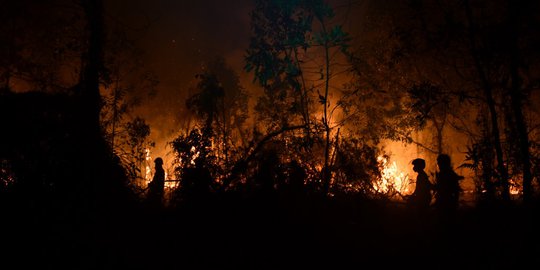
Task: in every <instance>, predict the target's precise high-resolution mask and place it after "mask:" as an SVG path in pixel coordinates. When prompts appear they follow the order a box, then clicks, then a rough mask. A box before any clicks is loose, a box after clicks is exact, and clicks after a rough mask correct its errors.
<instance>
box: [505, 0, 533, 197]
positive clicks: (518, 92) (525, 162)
mask: <svg viewBox="0 0 540 270" xmlns="http://www.w3.org/2000/svg"><path fill="white" fill-rule="evenodd" d="M509 6H510V8H509V12H510V14H509V15H510V16H509V20H510V26H511V27H510V29H509V30H510V31H509V38H510V48H509V49H510V65H509V69H510V78H511V80H512V84H511V89H510V99H511V104H512V111H513V114H514V120H515V123H516V129H517V134H518V143H519V152H520V154H521V163H522V164H521V165H522V169H523V201H524V202H525V203H528V202H530V200H531V198H532V174H531V155H530V151H529V136H528V132H527V124H526V123H525V119H524V116H523V102H522V100H523V95H522V93H523V91H522V89H521V78H520V76H519V49H518V44H517V42H518V39H519V29H518V19H519V18H518V10H517V8H518V7H517V6H516V3H515V2H514V1H509Z"/></svg>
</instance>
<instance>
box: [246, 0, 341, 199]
mask: <svg viewBox="0 0 540 270" xmlns="http://www.w3.org/2000/svg"><path fill="white" fill-rule="evenodd" d="M333 17H334V11H333V10H332V8H331V7H330V5H329V4H327V3H326V2H325V1H322V0H317V1H305V0H295V1H277V0H276V1H256V4H255V10H254V11H253V12H252V14H251V26H252V31H253V33H252V38H251V43H250V47H249V49H248V50H247V57H246V69H247V70H248V71H253V72H254V74H255V80H256V81H258V82H259V83H260V84H261V85H262V86H263V89H264V91H265V95H264V96H263V97H262V99H260V100H259V103H258V106H259V108H261V107H263V106H265V105H266V106H267V107H268V105H269V104H272V105H273V104H276V103H270V102H269V101H278V103H277V104H279V106H276V107H274V108H270V109H269V110H267V111H268V112H277V113H276V116H278V117H273V119H271V120H272V122H271V124H270V125H269V126H270V128H271V129H272V128H274V130H275V129H280V128H283V127H286V126H290V125H295V124H303V125H305V127H306V129H305V134H304V135H305V136H306V137H307V138H308V139H309V138H310V137H311V135H310V133H312V132H315V133H316V134H315V135H317V136H318V135H319V134H322V136H323V138H324V140H323V142H322V147H323V149H324V150H323V161H322V162H323V165H322V169H321V178H322V183H323V187H322V189H323V192H324V193H327V192H328V191H329V188H330V182H331V175H332V172H331V164H330V162H331V157H330V154H331V153H330V150H331V146H332V142H333V136H332V132H333V130H335V128H336V125H335V122H338V121H335V120H336V119H335V115H334V112H335V111H336V110H335V108H336V107H340V105H341V104H342V103H341V102H339V98H334V101H333V102H334V103H332V100H331V96H332V95H333V96H339V94H340V93H339V91H336V90H334V91H332V88H338V89H339V87H336V86H335V83H334V82H333V80H335V79H336V76H339V75H340V74H341V73H342V72H344V70H345V68H343V66H341V69H340V66H339V65H337V63H338V62H339V61H340V60H343V59H344V58H345V57H344V55H346V53H347V48H348V46H349V41H350V38H349V36H348V34H347V33H346V32H345V31H343V29H342V26H341V25H340V24H336V23H333V22H332V20H331V19H332V18H333ZM339 54H341V56H342V57H339ZM314 100H317V101H318V103H319V104H320V105H321V107H319V108H318V109H317V108H316V107H314V106H313V105H314V104H313V103H312V102H313V101H314ZM331 106H334V107H331ZM276 109H277V110H279V111H277V110H276ZM317 115H319V116H317ZM276 119H278V120H279V122H276Z"/></svg>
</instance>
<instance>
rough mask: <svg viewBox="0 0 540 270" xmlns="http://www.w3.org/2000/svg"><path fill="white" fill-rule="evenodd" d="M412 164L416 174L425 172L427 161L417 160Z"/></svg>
mask: <svg viewBox="0 0 540 270" xmlns="http://www.w3.org/2000/svg"><path fill="white" fill-rule="evenodd" d="M412 164H413V170H414V171H415V172H418V171H423V170H424V169H425V168H426V161H425V160H423V159H421V158H417V159H415V160H413V161H412Z"/></svg>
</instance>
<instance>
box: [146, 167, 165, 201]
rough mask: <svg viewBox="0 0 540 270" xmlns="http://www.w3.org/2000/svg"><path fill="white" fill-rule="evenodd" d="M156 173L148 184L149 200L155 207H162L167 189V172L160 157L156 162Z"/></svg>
mask: <svg viewBox="0 0 540 270" xmlns="http://www.w3.org/2000/svg"><path fill="white" fill-rule="evenodd" d="M154 164H155V167H154V168H155V173H154V178H153V179H152V182H150V184H148V188H149V191H148V200H149V202H150V203H151V204H152V205H154V206H160V205H161V203H162V200H163V194H164V189H165V170H163V159H161V158H160V157H158V158H156V159H155V160H154Z"/></svg>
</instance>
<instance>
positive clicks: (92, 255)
mask: <svg viewBox="0 0 540 270" xmlns="http://www.w3.org/2000/svg"><path fill="white" fill-rule="evenodd" d="M19 208H20V207H19ZM2 209H3V212H4V214H3V216H4V217H5V218H3V219H2V222H1V223H2V225H1V226H2V231H1V232H2V241H1V242H2V244H1V245H2V248H3V252H2V253H1V254H2V255H1V256H2V257H3V258H2V259H1V260H0V261H1V262H0V263H1V264H2V265H5V266H9V265H11V266H10V267H8V268H11V269H24V268H28V267H30V268H29V269H59V268H66V269H112V268H114V269H238V268H243V269H289V268H297V269H298V268H300V269H308V268H314V267H315V268H316V269H322V268H327V269H362V268H367V269H373V268H377V269H388V268H396V269H419V268H420V269H525V268H526V269H538V267H540V256H539V254H540V239H539V235H540V232H539V229H540V227H539V226H538V225H539V222H538V221H536V220H535V218H536V217H537V213H538V211H537V208H536V207H529V208H527V209H525V208H524V207H522V206H504V207H503V206H495V205H488V206H484V207H476V208H470V209H460V211H459V212H458V213H457V215H456V217H455V219H454V220H448V219H446V218H444V219H443V218H441V217H438V216H437V215H435V213H433V212H430V213H429V215H428V216H427V217H424V218H420V217H416V216H414V215H413V214H412V213H410V211H409V210H407V209H406V208H404V207H403V205H401V204H396V203H390V202H387V203H385V202H380V201H367V200H364V199H355V198H351V197H347V198H333V199H331V200H322V199H317V198H309V199H301V200H300V199H297V200H287V201H283V200H279V199H269V200H261V199H257V198H243V199H239V198H233V196H231V197H227V198H225V197H224V198H211V199H207V200H205V201H204V202H198V203H197V202H192V203H190V204H185V205H183V206H182V207H179V208H174V209H159V210H158V209H150V208H148V207H145V206H144V205H136V206H132V205H131V206H122V207H105V208H103V209H101V210H99V211H95V212H92V213H90V212H88V213H85V212H84V211H77V209H71V210H70V209H69V208H68V207H66V208H65V209H62V210H59V209H56V210H50V209H49V210H45V209H44V208H43V207H40V206H26V207H24V208H21V209H17V208H16V207H13V206H8V205H3V207H2ZM14 209H17V210H14ZM1 268H2V269H8V268H5V267H1Z"/></svg>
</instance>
